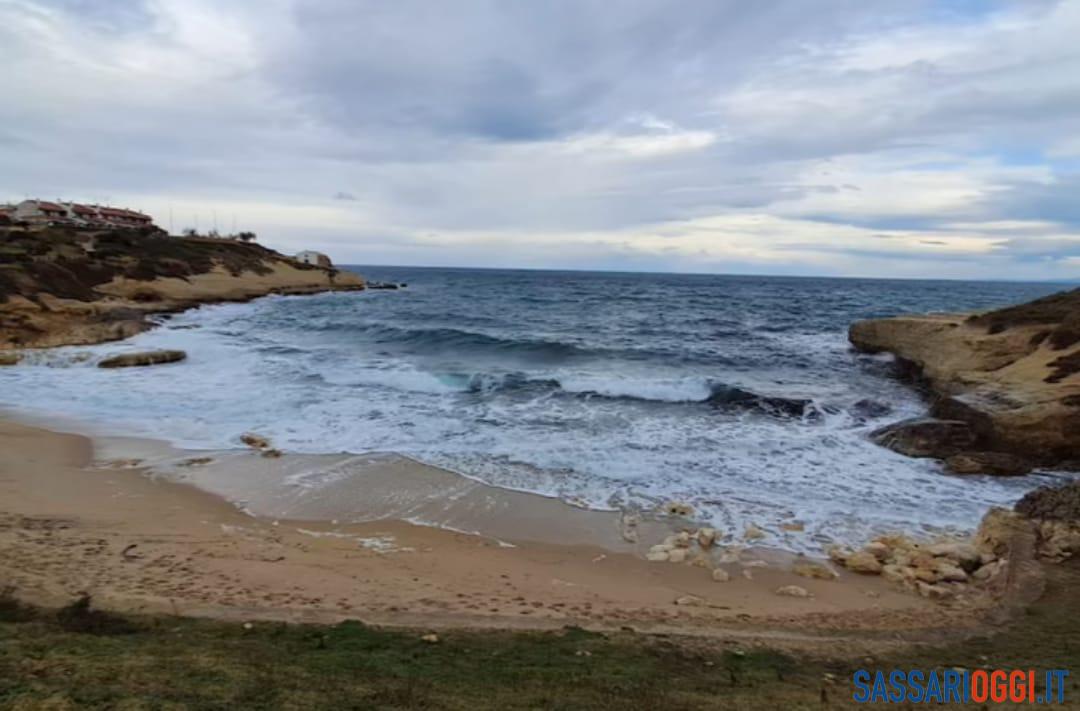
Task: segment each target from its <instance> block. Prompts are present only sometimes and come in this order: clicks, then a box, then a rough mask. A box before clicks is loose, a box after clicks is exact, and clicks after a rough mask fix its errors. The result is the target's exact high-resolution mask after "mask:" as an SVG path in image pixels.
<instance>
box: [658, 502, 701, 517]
mask: <svg viewBox="0 0 1080 711" xmlns="http://www.w3.org/2000/svg"><path fill="white" fill-rule="evenodd" d="M664 513H666V514H667V515H668V516H682V517H684V518H685V517H687V516H693V515H694V507H693V506H691V505H690V504H688V503H686V502H685V501H669V502H667V503H666V504H664Z"/></svg>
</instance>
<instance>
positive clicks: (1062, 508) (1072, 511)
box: [1013, 480, 1080, 521]
mask: <svg viewBox="0 0 1080 711" xmlns="http://www.w3.org/2000/svg"><path fill="white" fill-rule="evenodd" d="M1013 508H1014V510H1015V511H1016V512H1017V513H1020V514H1022V515H1024V516H1027V517H1028V518H1035V519H1052V520H1058V521H1080V480H1078V481H1072V482H1069V483H1068V484H1065V485H1064V486H1040V487H1039V488H1038V489H1035V490H1034V491H1029V492H1028V493H1026V494H1024V497H1023V498H1022V499H1020V501H1018V502H1017V503H1016V506H1015V507H1013Z"/></svg>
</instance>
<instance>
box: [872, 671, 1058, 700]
mask: <svg viewBox="0 0 1080 711" xmlns="http://www.w3.org/2000/svg"><path fill="white" fill-rule="evenodd" d="M1068 676H1069V672H1068V670H1066V669H1050V670H1047V671H1046V672H1044V673H1042V674H1040V673H1038V672H1036V671H1035V670H1034V669H1012V670H1005V669H994V670H987V669H976V670H974V671H969V670H966V669H965V670H960V669H947V670H944V671H924V670H922V669H912V670H908V671H905V670H903V669H893V670H892V671H888V672H885V671H875V672H869V671H867V670H865V669H859V670H858V671H856V672H855V673H854V674H853V675H852V678H851V681H852V683H853V684H854V685H855V693H854V697H853V698H854V700H855V701H856V702H857V703H882V702H884V703H894V704H898V703H905V702H906V703H916V704H918V703H976V704H981V703H986V702H987V701H992V702H994V703H1004V702H1006V701H1008V702H1011V703H1031V704H1062V703H1065V679H1067V678H1068ZM1039 680H1041V681H1043V685H1042V688H1041V689H1040V688H1038V687H1037V685H1036V682H1037V681H1039Z"/></svg>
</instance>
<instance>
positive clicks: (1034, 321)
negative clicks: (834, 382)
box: [849, 289, 1080, 465]
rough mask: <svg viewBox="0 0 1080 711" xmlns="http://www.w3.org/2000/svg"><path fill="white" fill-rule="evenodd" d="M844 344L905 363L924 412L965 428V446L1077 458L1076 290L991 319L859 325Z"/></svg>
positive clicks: (1079, 329) (1043, 458) (1049, 459)
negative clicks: (928, 405) (927, 401)
mask: <svg viewBox="0 0 1080 711" xmlns="http://www.w3.org/2000/svg"><path fill="white" fill-rule="evenodd" d="M849 336H850V339H851V342H852V344H853V345H854V346H855V347H856V348H858V349H859V350H862V351H865V352H870V353H876V352H889V353H893V354H895V355H896V356H897V358H899V359H901V361H902V362H903V363H905V364H906V365H909V366H910V368H909V369H908V370H909V372H911V373H912V374H913V375H915V376H917V377H918V378H920V379H921V380H922V381H924V382H925V384H926V385H927V386H928V389H929V392H930V393H931V397H932V414H933V415H934V416H935V417H938V418H942V419H946V420H951V421H954V422H955V421H963V422H966V423H967V424H968V425H969V426H970V428H971V431H972V435H973V440H974V441H973V444H972V447H973V448H976V449H980V450H988V451H994V452H1007V453H1011V454H1016V455H1021V456H1023V457H1025V458H1027V459H1029V460H1031V461H1033V462H1035V463H1037V464H1043V465H1052V464H1058V463H1063V462H1070V461H1073V462H1075V461H1078V460H1080V289H1076V290H1073V291H1069V292H1064V293H1061V294H1055V295H1053V296H1050V297H1047V298H1044V299H1039V300H1037V301H1033V302H1031V303H1028V304H1021V305H1019V306H1013V307H1010V308H1006V309H1001V310H998V311H992V312H989V313H982V314H974V315H930V316H900V317H896V318H887V319H875V320H869V321H859V322H857V323H855V324H853V325H852V326H851V329H850V332H849Z"/></svg>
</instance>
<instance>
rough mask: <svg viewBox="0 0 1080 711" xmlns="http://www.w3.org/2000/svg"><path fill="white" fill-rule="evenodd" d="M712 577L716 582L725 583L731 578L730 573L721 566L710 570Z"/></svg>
mask: <svg viewBox="0 0 1080 711" xmlns="http://www.w3.org/2000/svg"><path fill="white" fill-rule="evenodd" d="M712 579H713V580H715V581H716V582H718V583H726V582H727V581H729V580H731V575H729V574H728V572H727V571H726V570H724V569H723V568H714V569H713V572H712Z"/></svg>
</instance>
